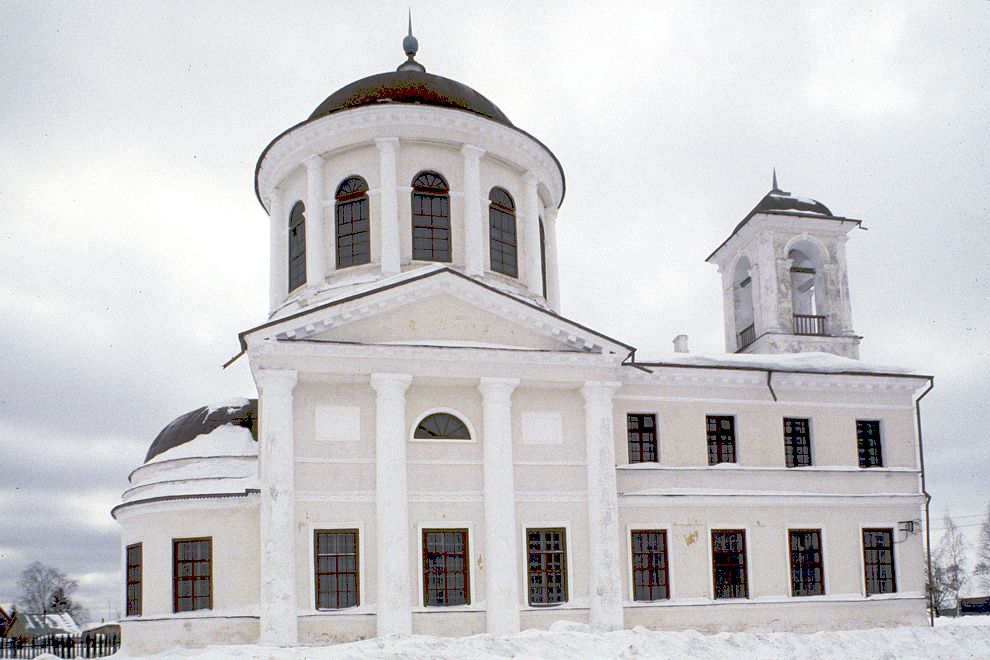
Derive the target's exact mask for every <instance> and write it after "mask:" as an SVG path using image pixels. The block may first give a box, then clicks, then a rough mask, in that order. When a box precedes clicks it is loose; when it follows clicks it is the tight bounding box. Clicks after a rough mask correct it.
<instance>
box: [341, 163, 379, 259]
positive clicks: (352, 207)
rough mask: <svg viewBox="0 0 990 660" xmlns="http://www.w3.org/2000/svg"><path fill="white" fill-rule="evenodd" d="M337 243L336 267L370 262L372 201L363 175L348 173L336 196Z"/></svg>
mask: <svg viewBox="0 0 990 660" xmlns="http://www.w3.org/2000/svg"><path fill="white" fill-rule="evenodd" d="M334 199H335V200H336V201H335V203H334V236H335V239H334V246H335V255H336V267H337V269H341V268H350V267H351V266H361V265H363V264H367V263H371V202H370V201H369V199H368V182H367V181H365V179H364V177H360V176H357V175H354V176H349V177H347V178H346V179H344V180H343V181H341V182H340V185H338V186H337V193H336V195H335V196H334Z"/></svg>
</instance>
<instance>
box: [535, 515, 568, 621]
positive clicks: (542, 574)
mask: <svg viewBox="0 0 990 660" xmlns="http://www.w3.org/2000/svg"><path fill="white" fill-rule="evenodd" d="M534 534H538V535H539V543H538V545H537V547H536V548H535V549H534V547H533V545H532V541H533V539H532V536H533V535H534ZM549 534H559V537H558V540H557V543H559V548H553V547H552V544H553V543H554V542H555V541H554V540H552V539H550V540H548V538H547V535H549ZM548 548H550V549H548ZM554 559H556V560H558V562H559V563H558V565H559V568H557V567H556V565H555V564H554ZM567 563H568V562H567V528H565V527H527V528H526V602H527V603H528V604H529V606H530V607H541V608H542V607H555V606H558V605H562V604H564V603H566V602H568V600H569V594H568V585H567V580H568V574H567ZM554 576H556V577H557V578H558V581H559V587H560V593H559V594H553V593H552V590H553V585H552V584H551V582H552V580H551V578H552V577H554ZM534 594H539V595H540V597H541V598H545V600H540V601H537V600H535V599H534V597H533V596H534ZM554 596H555V597H556V600H551V597H554Z"/></svg>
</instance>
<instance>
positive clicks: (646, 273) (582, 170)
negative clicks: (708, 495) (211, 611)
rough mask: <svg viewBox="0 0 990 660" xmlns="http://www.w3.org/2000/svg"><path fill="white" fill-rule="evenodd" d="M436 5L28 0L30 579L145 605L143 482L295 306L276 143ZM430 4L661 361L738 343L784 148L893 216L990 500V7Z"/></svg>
mask: <svg viewBox="0 0 990 660" xmlns="http://www.w3.org/2000/svg"><path fill="white" fill-rule="evenodd" d="M408 4H409V3H408V2H406V1H403V2H375V3H368V5H367V6H362V5H358V4H357V3H354V2H346V3H344V2H330V1H328V0H319V1H317V2H311V3H272V2H257V3H248V2H241V1H238V2H215V1H211V2H205V1H204V2H183V3H162V2H151V1H145V2H127V3H118V2H109V1H101V2H98V3H95V2H94V3H85V2H77V3H69V2H41V1H40V0H28V1H24V2H15V1H11V0H4V1H3V2H0V120H2V121H0V135H2V142H0V346H2V347H3V348H2V349H0V602H3V601H9V600H13V599H14V598H15V597H16V584H15V583H16V579H17V576H18V575H19V573H20V571H21V569H22V568H23V567H24V566H25V565H26V564H27V563H29V562H30V561H32V560H36V559H37V560H42V561H45V562H47V563H50V564H53V565H55V566H58V567H60V568H62V569H63V570H65V571H66V572H68V573H69V574H71V575H72V576H73V577H75V578H77V579H78V580H79V581H80V584H81V589H80V594H79V595H80V596H81V598H82V599H83V601H84V602H85V603H86V604H87V605H88V606H89V607H90V608H91V609H92V610H94V612H96V613H97V614H98V615H99V614H100V610H103V609H106V608H107V603H108V602H110V601H113V606H114V607H116V605H117V603H118V602H119V600H120V597H121V594H122V590H123V586H122V581H121V578H120V576H119V574H118V563H119V559H118V558H119V549H118V545H119V533H118V530H117V526H116V523H114V522H113V520H112V519H111V518H110V516H109V509H110V508H111V506H113V505H114V504H115V503H116V502H117V501H119V496H120V493H121V491H122V490H123V489H124V488H125V487H126V483H127V474H128V473H129V472H130V470H132V469H133V468H134V467H136V466H138V465H139V464H140V462H141V461H142V460H143V457H144V453H145V451H146V450H147V447H148V445H149V444H150V442H151V440H152V439H153V438H154V437H155V435H156V434H157V433H158V431H159V430H160V429H161V428H162V427H163V426H164V425H165V424H167V423H168V422H169V421H171V420H172V419H173V418H175V417H176V416H178V415H180V414H182V413H184V412H186V411H189V410H192V409H194V408H196V407H198V406H200V405H203V404H204V403H207V402H210V401H213V400H217V399H225V398H229V397H231V396H238V395H243V396H254V394H255V390H254V387H253V383H252V381H251V378H250V374H249V371H248V369H247V363H246V361H245V360H241V361H239V362H238V363H237V364H236V365H234V366H233V367H231V368H230V369H228V370H226V371H224V370H222V369H221V365H222V364H223V363H224V362H225V361H226V360H227V359H228V358H229V357H230V356H231V355H233V354H234V353H236V352H237V350H238V344H237V338H236V334H237V332H238V331H241V330H244V329H246V328H249V327H251V326H253V325H256V324H258V323H260V322H262V321H263V320H264V319H265V318H266V313H267V308H266V307H267V298H268V284H267V280H268V220H267V215H266V214H265V213H264V211H263V210H262V208H261V207H260V205H259V204H258V202H257V200H256V199H255V197H254V192H253V179H252V177H253V172H254V165H255V162H256V160H257V157H258V155H259V154H260V153H261V150H262V149H263V148H264V147H265V145H267V144H268V142H269V141H270V140H271V139H272V138H273V137H275V136H276V135H278V134H279V133H280V132H281V131H282V130H284V129H285V128H287V127H289V126H291V125H293V124H295V123H296V122H298V121H300V120H302V119H304V118H305V117H307V116H308V115H309V113H310V112H311V111H312V110H313V109H314V108H315V107H316V106H317V105H318V104H319V103H320V102H321V101H322V100H323V99H324V98H325V97H326V96H328V95H329V94H330V93H331V92H333V91H334V90H336V89H338V88H339V87H341V86H343V85H345V84H347V83H349V82H351V81H353V80H356V79H357V78H361V77H364V76H366V75H370V74H373V73H379V72H382V71H387V70H391V69H394V68H395V67H396V66H397V65H398V64H399V63H400V62H401V61H402V59H403V55H402V51H401V40H402V37H403V35H404V33H405V21H406V8H407V6H408ZM411 4H412V10H413V20H414V28H415V30H414V31H415V33H416V36H417V37H418V38H419V42H420V52H419V56H418V58H417V59H418V60H419V61H420V62H422V63H423V64H424V65H425V66H426V67H427V70H428V71H430V72H432V73H436V74H439V75H443V76H446V77H449V78H454V79H456V80H459V81H461V82H464V83H466V84H468V85H470V86H471V87H474V88H475V89H477V90H478V91H480V92H481V93H482V94H484V95H485V96H487V97H488V98H490V99H492V100H493V101H494V102H495V103H496V104H497V105H499V107H501V108H502V110H503V111H505V113H506V114H507V115H508V116H509V118H510V119H511V120H512V121H513V122H514V123H515V124H516V125H517V126H519V127H520V128H523V129H524V130H526V131H528V132H530V133H532V134H533V135H535V136H537V137H538V138H539V139H540V140H542V141H543V142H544V143H545V144H546V145H547V146H549V147H550V149H552V150H553V151H554V152H555V153H556V155H557V156H558V158H559V159H560V161H561V163H562V164H563V167H564V170H565V173H566V176H567V197H566V200H565V202H564V205H563V207H562V209H561V211H560V217H559V222H558V234H559V242H560V247H559V253H560V268H561V273H560V281H561V289H562V306H563V313H564V314H565V315H566V316H568V317H570V318H573V319H575V320H577V321H579V322H581V323H583V324H586V325H589V326H591V327H593V328H596V329H597V330H599V331H601V332H603V333H605V334H607V335H610V336H614V337H617V338H620V339H622V340H624V341H626V342H627V343H630V344H632V345H634V346H636V347H638V348H639V349H640V352H641V354H651V353H652V354H656V353H659V352H666V351H669V350H670V346H671V345H670V340H671V339H672V338H673V337H674V336H675V335H677V334H680V333H685V334H688V335H690V343H691V350H692V352H702V353H715V352H720V351H722V350H723V349H724V347H723V345H722V329H721V328H722V310H721V294H720V290H719V277H718V274H717V272H716V270H715V268H714V267H713V266H711V265H708V264H706V263H704V259H705V257H706V256H707V255H708V254H709V253H710V252H711V251H712V250H713V249H714V248H715V247H717V246H718V245H719V244H720V243H721V242H722V240H724V239H725V238H726V237H727V236H728V234H729V232H730V231H731V229H732V228H733V227H734V226H735V225H736V223H737V222H738V221H739V220H740V219H741V218H742V217H743V216H744V215H745V214H746V213H747V212H748V211H749V210H750V209H751V208H752V207H753V206H754V205H755V204H756V202H758V201H759V200H760V199H761V198H762V197H763V195H764V194H765V193H766V192H767V191H768V190H769V188H770V175H771V167H773V166H776V168H777V172H778V175H779V178H780V184H781V187H782V188H783V189H785V190H789V191H791V192H792V193H794V194H798V195H804V196H810V197H814V198H816V199H819V200H821V201H822V202H823V203H825V204H826V205H827V206H829V208H830V209H831V210H832V211H833V212H834V213H836V214H838V215H844V216H848V217H853V218H860V219H862V220H863V221H864V226H865V227H866V228H868V230H869V231H854V232H853V234H852V235H851V239H850V242H849V271H850V272H849V278H850V286H851V291H852V301H853V318H854V326H855V328H856V330H857V331H858V332H859V333H860V334H861V335H863V337H864V339H863V343H862V357H863V359H864V360H865V361H870V362H880V363H885V364H895V365H904V366H908V367H911V368H913V369H915V370H916V371H917V372H920V373H925V374H934V375H935V382H936V387H935V390H934V391H933V392H932V393H931V394H930V395H929V396H928V397H927V398H926V399H925V400H924V402H923V414H924V418H925V424H924V430H925V438H926V450H927V451H926V461H927V466H928V471H929V490H930V491H931V493H932V494H933V496H934V503H933V512H935V513H937V514H940V513H941V512H942V511H944V510H945V509H946V508H948V509H949V510H950V511H951V512H952V513H953V514H956V515H957V516H966V517H962V518H960V519H959V522H961V523H963V524H972V523H976V522H978V517H977V516H978V514H980V512H981V511H982V510H983V507H984V506H985V505H986V504H987V502H988V501H990V485H988V484H990V479H988V473H990V449H988V443H990V434H988V429H990V415H988V407H987V400H988V398H990V364H988V355H987V352H988V346H990V300H988V298H990V296H988V293H987V290H988V289H987V286H988V282H990V272H988V268H987V255H988V254H990V240H988V220H990V217H988V216H990V167H988V165H990V163H988V155H987V154H988V153H990V89H988V82H990V40H988V38H987V35H988V34H990V2H983V1H980V2H977V1H971V2H965V1H962V0H954V1H952V2H941V3H908V2H892V3H869V2H867V3H864V2H862V1H856V2H848V3H828V2H824V3H814V4H812V3H793V2H781V3H772V2H765V1H761V2H752V3H737V2H728V1H726V2H716V3H706V4H700V3H694V2H691V3H684V4H678V3H656V2H651V3H643V4H639V5H635V4H630V5H628V6H620V5H619V4H618V3H601V2H598V3H577V2H558V3H536V2H531V1H527V2H502V3H499V4H498V5H497V6H495V5H494V4H489V5H484V6H483V5H482V4H481V3H463V2H451V3H433V2H424V1H422V0H412V3H411ZM935 526H936V527H937V526H940V525H939V524H938V523H936V525H935ZM967 529H968V530H970V531H974V530H975V527H969V528H967Z"/></svg>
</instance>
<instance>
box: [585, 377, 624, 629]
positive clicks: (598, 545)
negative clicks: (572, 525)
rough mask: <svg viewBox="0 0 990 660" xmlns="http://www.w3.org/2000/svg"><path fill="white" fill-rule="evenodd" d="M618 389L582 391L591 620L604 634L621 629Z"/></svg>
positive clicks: (598, 386)
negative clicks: (615, 424)
mask: <svg viewBox="0 0 990 660" xmlns="http://www.w3.org/2000/svg"><path fill="white" fill-rule="evenodd" d="M619 385H620V384H619V383H599V382H587V383H585V385H584V387H583V388H581V394H583V395H584V421H585V424H584V428H585V438H586V441H587V454H588V456H587V460H588V529H589V530H590V533H589V538H588V545H589V548H588V549H589V565H590V567H591V576H590V578H591V579H590V583H589V585H588V592H589V608H590V610H591V612H590V620H591V625H593V626H600V627H602V628H605V629H606V630H618V629H621V628H622V627H623V617H622V591H621V589H620V584H621V580H622V572H621V570H620V568H619V567H620V564H619V556H620V542H619V502H618V486H617V485H616V479H615V439H614V437H613V432H612V395H613V394H614V393H615V391H616V390H617V389H618V388H619Z"/></svg>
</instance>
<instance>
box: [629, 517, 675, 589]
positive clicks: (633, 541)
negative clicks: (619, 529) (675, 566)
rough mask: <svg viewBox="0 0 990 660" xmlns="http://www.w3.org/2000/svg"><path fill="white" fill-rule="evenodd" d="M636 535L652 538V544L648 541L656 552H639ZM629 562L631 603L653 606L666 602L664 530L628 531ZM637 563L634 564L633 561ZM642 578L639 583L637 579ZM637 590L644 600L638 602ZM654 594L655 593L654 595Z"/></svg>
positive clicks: (667, 556) (667, 557) (667, 559)
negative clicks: (660, 601) (655, 603)
mask: <svg viewBox="0 0 990 660" xmlns="http://www.w3.org/2000/svg"><path fill="white" fill-rule="evenodd" d="M637 535H639V536H641V537H642V536H644V535H653V536H656V537H657V539H656V540H652V539H648V540H647V542H648V543H650V542H652V543H654V544H655V545H654V546H653V547H654V548H656V547H659V550H652V551H651V550H649V549H646V550H644V549H643V546H642V542H643V539H642V538H641V539H640V541H639V543H637V538H636V537H637ZM629 547H630V560H631V561H632V594H631V595H632V599H633V601H638V602H654V601H658V600H669V599H670V554H669V548H668V545H667V530H665V529H632V530H629ZM637 560H638V561H637ZM640 578H642V579H640ZM641 590H645V594H646V596H647V597H645V598H641V597H640V595H641V593H642V592H641ZM654 592H657V594H655V593H654ZM654 596H656V597H654Z"/></svg>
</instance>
